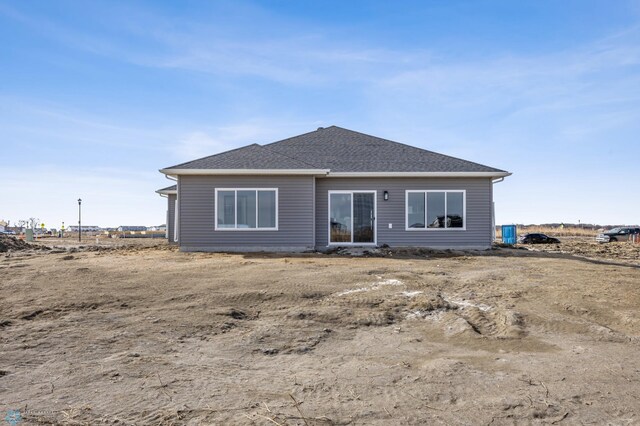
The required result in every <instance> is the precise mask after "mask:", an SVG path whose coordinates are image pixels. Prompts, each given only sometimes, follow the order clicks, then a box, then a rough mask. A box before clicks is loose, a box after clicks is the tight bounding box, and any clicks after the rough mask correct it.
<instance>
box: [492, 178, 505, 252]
mask: <svg viewBox="0 0 640 426" xmlns="http://www.w3.org/2000/svg"><path fill="white" fill-rule="evenodd" d="M503 180H504V176H503V177H501V178H499V179H494V180H492V181H491V183H492V184H496V183H500V182H502V181H503ZM495 240H496V203H495V201H493V186H491V241H495Z"/></svg>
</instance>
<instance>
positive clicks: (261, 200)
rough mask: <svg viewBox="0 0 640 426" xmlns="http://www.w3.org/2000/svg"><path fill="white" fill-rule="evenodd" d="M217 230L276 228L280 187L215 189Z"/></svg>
mask: <svg viewBox="0 0 640 426" xmlns="http://www.w3.org/2000/svg"><path fill="white" fill-rule="evenodd" d="M215 211H216V214H215V215H216V218H215V229H216V230H218V231H256V230H257V231H277V230H278V189H277V188H258V189H249V188H247V189H245V188H242V189H241V188H237V189H235V188H234V189H227V188H216V209H215Z"/></svg>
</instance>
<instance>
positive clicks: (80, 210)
mask: <svg viewBox="0 0 640 426" xmlns="http://www.w3.org/2000/svg"><path fill="white" fill-rule="evenodd" d="M78 242H79V243H81V242H82V198H78Z"/></svg>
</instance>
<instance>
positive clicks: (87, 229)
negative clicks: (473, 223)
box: [65, 225, 102, 232]
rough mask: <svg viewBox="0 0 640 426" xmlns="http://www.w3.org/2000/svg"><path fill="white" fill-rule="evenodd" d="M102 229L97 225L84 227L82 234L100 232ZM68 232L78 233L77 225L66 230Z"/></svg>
mask: <svg viewBox="0 0 640 426" xmlns="http://www.w3.org/2000/svg"><path fill="white" fill-rule="evenodd" d="M101 229H102V228H100V227H99V226H95V225H86V226H85V225H82V232H99V231H100V230H101ZM65 230H66V231H67V232H78V226H77V225H71V226H69V227H67V229H65Z"/></svg>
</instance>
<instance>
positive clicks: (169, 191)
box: [156, 189, 178, 195]
mask: <svg viewBox="0 0 640 426" xmlns="http://www.w3.org/2000/svg"><path fill="white" fill-rule="evenodd" d="M156 194H161V195H174V194H178V190H176V189H168V190H163V189H158V190H157V191H156Z"/></svg>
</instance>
